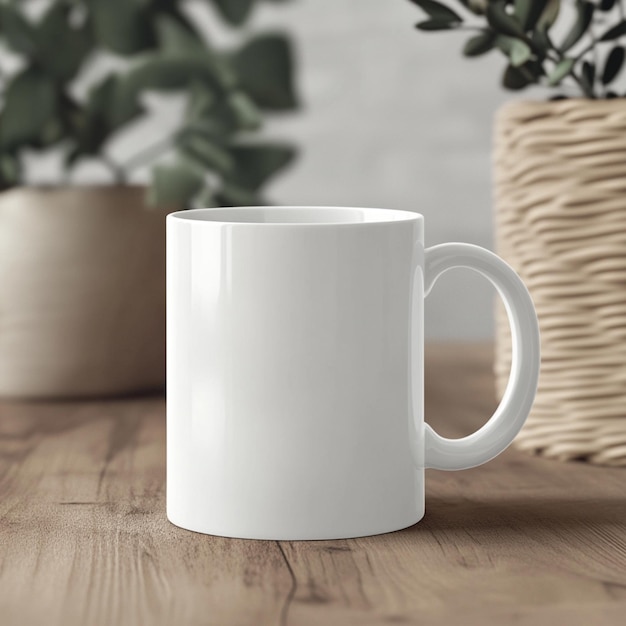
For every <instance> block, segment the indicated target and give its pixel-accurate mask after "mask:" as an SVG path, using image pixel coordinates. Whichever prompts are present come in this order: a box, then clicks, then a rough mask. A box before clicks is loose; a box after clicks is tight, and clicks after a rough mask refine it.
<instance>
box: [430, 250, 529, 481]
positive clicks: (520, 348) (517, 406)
mask: <svg viewBox="0 0 626 626" xmlns="http://www.w3.org/2000/svg"><path fill="white" fill-rule="evenodd" d="M454 267H466V268H469V269H472V270H475V271H476V272H478V273H479V274H482V275H483V276H484V277H485V278H487V279H488V280H489V281H490V282H491V283H492V284H493V285H494V287H495V288H496V289H497V290H498V293H499V294H500V297H501V298H502V300H503V301H504V305H505V307H506V311H507V315H508V318H509V324H510V326H511V335H512V341H513V358H512V363H511V373H510V375H509V381H508V383H507V386H506V390H505V392H504V396H503V397H502V401H501V402H500V405H499V406H498V408H497V409H496V412H495V413H494V414H493V416H492V417H491V418H490V419H489V421H488V422H487V423H486V424H485V425H484V426H483V427H482V428H480V429H479V430H477V431H476V432H475V433H472V434H471V435H468V436H467V437H462V438H461V439H446V438H445V437H442V436H441V435H438V434H437V433H436V432H435V431H434V430H433V429H432V428H431V427H430V426H429V425H428V424H426V423H425V424H424V445H425V457H424V460H425V467H427V468H433V469H441V470H460V469H467V468H470V467H475V466H476V465H481V464H482V463H486V462H487V461H489V460H491V459H492V458H494V457H495V456H497V455H498V454H500V452H502V451H503V450H504V449H505V448H506V447H507V446H508V445H509V444H510V443H511V442H512V441H513V439H514V438H515V436H516V435H517V433H518V432H519V431H520V429H521V428H522V426H523V425H524V422H525V421H526V418H527V417H528V414H529V413H530V409H531V407H532V404H533V400H534V399H535V393H536V391H537V383H538V380H539V365H540V348H539V324H538V323H537V314H536V312H535V308H534V306H533V302H532V299H531V297H530V294H529V293H528V289H526V286H525V285H524V283H523V282H522V280H521V279H520V277H519V276H518V275H517V274H516V273H515V271H514V270H513V269H512V268H511V267H510V266H509V265H508V264H507V263H505V262H504V261H503V260H502V259H501V258H500V257H498V256H497V255H495V254H494V253H493V252H489V251H488V250H485V249H484V248H481V247H479V246H474V245H471V244H466V243H446V244H442V245H438V246H433V247H432V248H428V249H427V250H426V252H425V261H424V274H425V276H424V294H425V296H427V295H428V294H429V293H430V290H431V289H432V287H433V285H434V284H435V281H436V280H437V279H438V278H439V277H440V276H441V275H442V274H443V273H444V272H446V271H447V270H449V269H452V268H454Z"/></svg>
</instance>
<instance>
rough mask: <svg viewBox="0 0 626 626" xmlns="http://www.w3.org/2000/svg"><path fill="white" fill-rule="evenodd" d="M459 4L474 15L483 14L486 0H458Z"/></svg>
mask: <svg viewBox="0 0 626 626" xmlns="http://www.w3.org/2000/svg"><path fill="white" fill-rule="evenodd" d="M460 2H461V4H462V5H463V6H464V7H465V8H466V9H467V10H468V11H471V12H472V13H473V14H474V15H484V14H485V10H486V8H487V2H488V0H460Z"/></svg>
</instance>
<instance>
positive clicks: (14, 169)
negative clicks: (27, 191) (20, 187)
mask: <svg viewBox="0 0 626 626" xmlns="http://www.w3.org/2000/svg"><path fill="white" fill-rule="evenodd" d="M21 174H22V173H21V167H20V162H19V159H18V158H17V156H16V155H14V154H10V153H7V152H5V153H4V154H0V190H2V189H7V188H8V187H13V186H15V185H17V184H18V183H19V182H20V179H21Z"/></svg>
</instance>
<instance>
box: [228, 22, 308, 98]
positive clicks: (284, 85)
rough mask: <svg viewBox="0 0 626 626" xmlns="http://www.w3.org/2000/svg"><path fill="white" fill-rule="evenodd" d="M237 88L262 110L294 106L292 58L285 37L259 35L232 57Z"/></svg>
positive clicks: (289, 46)
mask: <svg viewBox="0 0 626 626" xmlns="http://www.w3.org/2000/svg"><path fill="white" fill-rule="evenodd" d="M232 64H233V67H234V69H235V73H236V75H237V76H238V78H239V84H240V86H241V88H242V89H243V90H244V91H245V92H247V93H248V95H249V96H250V97H251V98H252V99H253V100H254V102H255V103H256V104H257V105H258V106H259V107H260V108H262V109H270V110H290V109H294V108H295V107H296V106H297V100H296V95H295V89H294V60H293V53H292V51H291V45H290V43H289V40H288V39H287V38H286V37H285V36H283V35H279V34H268V35H259V36H257V37H255V38H254V39H252V40H250V41H249V42H248V43H246V44H245V46H244V47H243V48H242V49H241V50H239V51H238V52H236V53H235V54H234V55H233V56H232Z"/></svg>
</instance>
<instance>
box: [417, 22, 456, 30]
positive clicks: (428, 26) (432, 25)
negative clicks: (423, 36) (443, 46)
mask: <svg viewBox="0 0 626 626" xmlns="http://www.w3.org/2000/svg"><path fill="white" fill-rule="evenodd" d="M458 25H459V22H448V21H446V20H426V21H424V22H419V23H418V24H415V28H417V29H419V30H451V29H453V28H456V27H457V26H458Z"/></svg>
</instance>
